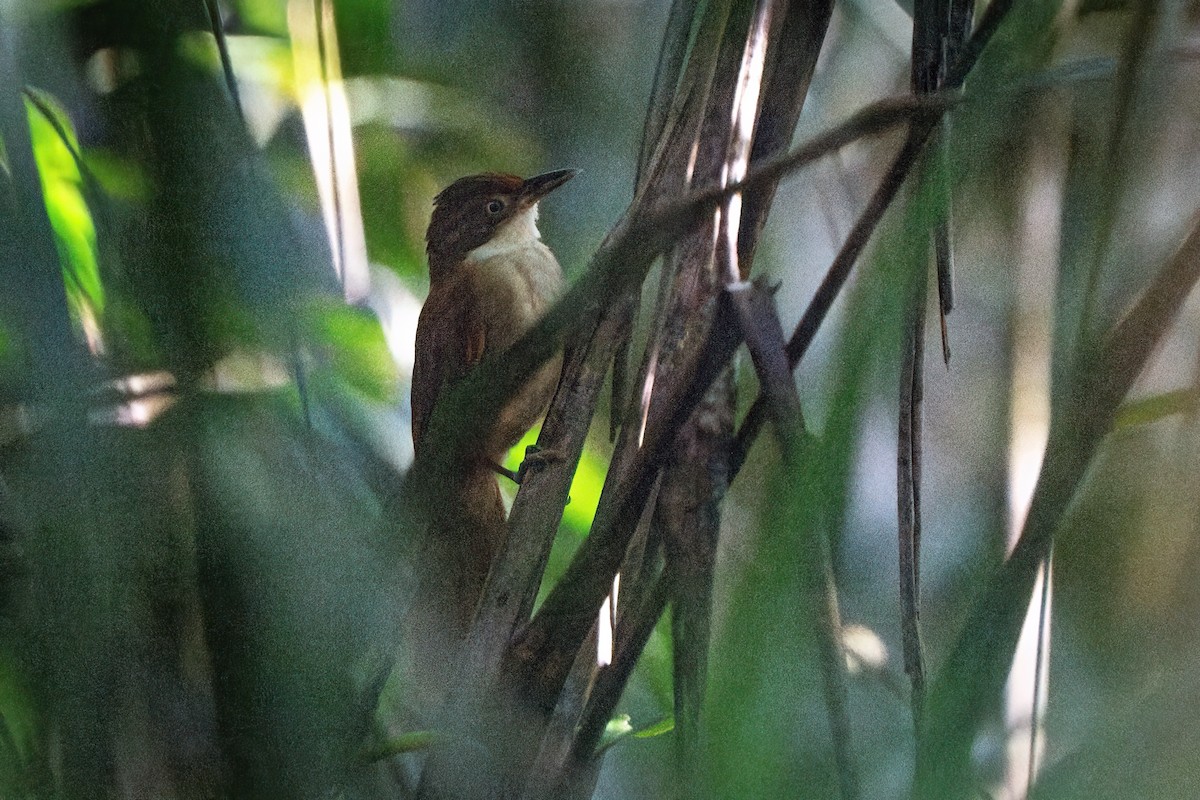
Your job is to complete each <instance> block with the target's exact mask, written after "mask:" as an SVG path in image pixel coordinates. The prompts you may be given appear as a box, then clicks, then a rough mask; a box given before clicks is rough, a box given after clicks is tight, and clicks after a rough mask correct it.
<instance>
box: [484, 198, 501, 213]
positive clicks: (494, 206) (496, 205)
mask: <svg viewBox="0 0 1200 800" xmlns="http://www.w3.org/2000/svg"><path fill="white" fill-rule="evenodd" d="M503 210H504V203H502V202H500V201H499V200H491V201H489V202H488V204H487V212H488V213H489V214H499V213H500V212H501V211H503Z"/></svg>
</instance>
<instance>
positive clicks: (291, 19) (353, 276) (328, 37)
mask: <svg viewBox="0 0 1200 800" xmlns="http://www.w3.org/2000/svg"><path fill="white" fill-rule="evenodd" d="M288 32H289V33H290V35H291V38H292V59H293V63H294V67H295V71H296V94H297V98H298V102H299V104H300V111H301V114H302V115H303V117H304V130H305V134H306V137H307V140H308V150H309V153H310V157H311V159H312V165H313V173H314V175H315V177H316V183H317V194H318V196H319V197H320V203H321V215H322V217H323V218H324V221H325V229H326V231H327V232H328V235H329V245H330V250H331V251H332V257H333V266H334V270H335V272H336V273H337V276H338V279H339V280H340V281H341V283H342V290H343V292H344V294H345V297H346V299H347V300H348V301H350V302H357V301H359V300H362V299H363V298H365V297H366V295H367V291H368V289H369V288H370V276H369V273H368V270H367V245H366V236H365V234H364V232H363V222H362V208H361V204H360V202H359V196H358V175H357V171H356V169H355V166H354V143H353V139H352V132H351V127H350V110H349V104H348V103H347V102H346V90H345V84H344V83H343V81H342V73H341V63H340V61H339V57H338V48H337V33H336V31H335V29H334V20H333V4H332V3H331V2H329V0H290V2H289V3H288Z"/></svg>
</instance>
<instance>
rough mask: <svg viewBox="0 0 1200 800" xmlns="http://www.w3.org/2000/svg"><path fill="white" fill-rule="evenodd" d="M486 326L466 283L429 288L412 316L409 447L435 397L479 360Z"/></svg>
mask: <svg viewBox="0 0 1200 800" xmlns="http://www.w3.org/2000/svg"><path fill="white" fill-rule="evenodd" d="M486 346H487V329H486V327H485V325H484V322H483V315H482V314H481V313H480V307H479V301H478V298H477V297H476V295H475V293H474V292H473V291H472V290H471V287H470V285H469V284H468V282H467V281H455V282H453V283H452V284H450V285H446V286H442V287H439V288H438V289H436V290H434V291H431V292H430V293H429V297H428V298H427V299H426V300H425V305H424V306H423V307H422V308H421V316H420V318H419V319H418V320H417V340H416V360H415V362H414V364H413V379H412V433H413V449H414V450H415V451H416V452H420V448H421V438H422V436H423V435H424V433H425V431H426V429H427V428H428V427H429V421H430V419H431V418H432V417H433V408H434V405H435V404H436V403H437V401H438V398H439V397H441V396H442V395H443V394H445V392H446V389H447V387H449V386H452V385H453V384H454V383H456V382H457V381H458V380H459V379H461V378H462V376H463V375H465V374H466V373H467V371H468V370H470V369H471V367H473V366H475V365H476V364H478V363H479V361H480V360H481V359H482V358H483V353H484V349H485V348H486Z"/></svg>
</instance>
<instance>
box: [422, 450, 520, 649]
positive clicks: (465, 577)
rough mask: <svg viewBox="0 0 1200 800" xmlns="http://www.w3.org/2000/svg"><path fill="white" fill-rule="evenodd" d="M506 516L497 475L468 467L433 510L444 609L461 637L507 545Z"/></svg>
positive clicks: (432, 531) (433, 535)
mask: <svg viewBox="0 0 1200 800" xmlns="http://www.w3.org/2000/svg"><path fill="white" fill-rule="evenodd" d="M506 533H507V518H506V514H505V511H504V499H503V498H502V497H501V495H500V485H499V483H498V482H497V479H496V475H495V473H494V472H493V471H492V470H491V468H490V467H488V466H486V465H478V466H474V467H472V468H471V469H469V470H466V471H465V472H464V474H463V475H462V477H461V479H460V481H459V483H458V485H457V486H455V487H453V491H452V492H449V493H447V497H446V500H445V501H443V502H442V503H440V504H439V506H438V507H437V508H435V509H434V510H433V512H432V514H431V519H430V526H429V536H430V540H431V542H432V543H433V545H434V547H435V548H436V550H437V551H438V553H439V554H440V556H441V557H440V558H439V559H438V560H439V561H440V562H441V564H442V567H443V569H444V573H443V574H444V576H445V584H444V588H445V591H444V592H442V593H441V594H443V596H444V598H443V602H444V603H445V604H446V605H445V606H444V608H445V609H446V612H447V614H448V615H450V616H451V617H452V619H453V622H454V626H455V629H456V630H457V632H458V633H459V634H460V635H461V634H463V633H465V632H466V629H467V626H469V625H470V624H471V619H472V617H473V616H474V614H475V606H476V604H477V603H478V602H479V596H480V594H482V592H483V584H484V582H485V581H486V580H487V576H488V571H489V570H490V569H491V568H492V561H493V560H495V557H496V554H497V553H498V552H499V551H500V547H501V545H503V544H504V537H505V535H506Z"/></svg>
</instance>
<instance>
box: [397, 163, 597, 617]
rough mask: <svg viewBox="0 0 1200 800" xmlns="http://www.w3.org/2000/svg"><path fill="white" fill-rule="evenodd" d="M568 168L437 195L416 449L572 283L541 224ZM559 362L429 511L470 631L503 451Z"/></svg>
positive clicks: (536, 408)
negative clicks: (472, 381)
mask: <svg viewBox="0 0 1200 800" xmlns="http://www.w3.org/2000/svg"><path fill="white" fill-rule="evenodd" d="M575 174H576V171H575V170H570V169H561V170H555V171H553V172H546V173H543V174H541V175H536V176H534V177H532V178H520V177H518V176H516V175H511V174H507V173H495V172H489V173H482V174H478V175H469V176H467V177H464V178H459V179H458V180H456V181H454V182H453V183H451V184H450V185H449V186H447V187H446V188H445V189H443V190H442V191H441V192H440V193H439V194H438V195H437V196H436V197H435V198H434V207H433V213H432V216H431V218H430V222H429V228H428V230H427V232H426V236H425V243H426V254H427V256H428V261H429V295H428V297H427V298H426V300H425V303H424V305H423V306H422V308H421V314H420V317H419V318H418V321H417V333H416V343H415V351H416V352H415V356H416V357H415V361H414V366H413V376H412V403H411V405H412V436H413V450H414V452H415V454H416V456H417V458H418V459H419V458H420V457H421V456H422V454H423V452H424V450H425V448H426V447H428V446H429V444H428V442H427V441H426V438H425V434H426V432H427V431H428V428H429V423H430V420H431V418H432V415H433V412H434V408H435V407H436V406H437V403H438V401H439V400H440V399H441V398H443V397H445V396H446V395H447V393H448V390H449V389H450V388H451V387H453V386H454V385H455V384H456V383H457V382H458V381H460V380H462V378H463V377H464V376H465V375H466V374H467V373H468V372H469V371H470V369H471V368H472V367H474V366H475V365H476V364H478V363H479V362H480V361H482V360H483V359H485V358H489V359H490V358H492V357H494V356H496V355H497V354H499V353H502V352H504V351H505V350H507V349H508V348H510V347H511V346H512V345H513V344H514V343H516V342H517V341H518V340H519V339H520V338H521V337H522V336H523V335H524V334H525V333H526V332H527V331H528V330H529V329H530V328H531V327H533V325H534V324H535V323H536V322H537V321H538V320H539V319H540V318H541V317H542V315H544V314H545V313H546V311H547V310H548V309H549V308H550V306H551V304H552V303H553V302H554V300H555V299H556V298H557V297H558V296H559V294H560V293H561V291H562V287H563V272H562V267H561V266H560V265H559V263H558V260H557V259H556V258H555V257H554V253H552V252H551V251H550V248H549V247H547V246H546V245H545V243H544V242H543V241H542V239H541V233H540V231H539V230H538V227H537V221H538V203H539V201H540V200H541V199H542V198H544V197H545V196H546V195H547V194H549V193H550V192H552V191H554V190H555V189H557V188H558V187H560V186H562V185H563V184H564V183H566V182H567V181H569V180H570V179H571V178H573V177H574V176H575ZM561 368H562V356H561V354H559V355H558V356H556V357H555V358H554V359H552V360H551V361H549V362H547V363H546V364H544V365H543V366H542V367H541V368H540V369H539V370H538V371H537V372H536V373H535V374H534V375H533V376H532V377H531V378H530V379H529V380H528V381H527V382H526V383H525V384H524V386H523V387H522V388H521V389H520V390H519V391H518V392H517V393H516V394H515V395H514V396H513V397H512V398H511V399H510V400H508V401H507V402H506V403H505V404H504V407H503V409H502V410H501V411H500V413H499V415H498V416H497V418H496V421H495V423H494V424H492V425H490V427H489V428H488V429H487V430H484V431H482V432H481V434H480V436H479V439H478V441H477V442H476V443H475V444H474V446H473V447H472V448H470V449H469V451H468V452H467V455H466V456H464V457H463V458H462V459H461V461H460V462H459V463H457V464H455V465H454V469H453V474H452V478H451V480H450V482H449V485H446V486H444V487H442V488H443V490H444V492H445V495H444V497H443V498H440V499H439V502H437V503H436V504H434V508H433V510H432V511H431V518H430V535H429V539H430V540H431V545H432V546H433V547H434V549H435V550H436V552H437V558H438V559H439V561H440V563H441V564H442V565H443V567H444V571H445V572H446V575H447V577H448V578H449V580H448V581H444V582H443V586H442V592H443V593H448V594H449V595H450V596H449V597H448V598H446V597H444V598H443V600H444V602H449V603H450V604H451V605H453V606H454V607H455V608H454V609H453V620H454V622H455V624H456V625H457V627H458V628H459V629H465V627H466V625H468V624H469V622H470V619H471V616H472V614H473V613H474V609H475V604H476V602H477V601H478V599H479V596H480V594H481V593H482V590H483V585H484V582H485V580H486V579H487V574H488V571H489V570H490V568H491V564H492V561H493V560H494V558H495V555H496V553H497V552H498V551H499V549H500V546H501V545H502V544H503V541H504V536H505V532H506V514H505V510H504V503H503V499H502V497H501V494H500V487H499V483H498V480H497V475H496V472H497V465H498V464H500V463H501V462H502V461H503V459H504V455H505V453H507V451H508V450H509V449H510V448H511V447H512V446H513V445H515V444H516V443H517V442H518V441H520V440H521V438H522V437H523V436H524V435H525V433H526V432H527V431H528V430H529V429H530V428H532V427H533V425H534V424H535V423H536V422H537V421H538V420H539V419H540V418H541V417H542V415H543V414H544V413H545V411H546V407H547V406H548V405H549V402H550V399H551V396H552V395H553V393H554V389H555V387H556V385H557V383H558V378H559V374H560V372H561Z"/></svg>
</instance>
